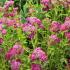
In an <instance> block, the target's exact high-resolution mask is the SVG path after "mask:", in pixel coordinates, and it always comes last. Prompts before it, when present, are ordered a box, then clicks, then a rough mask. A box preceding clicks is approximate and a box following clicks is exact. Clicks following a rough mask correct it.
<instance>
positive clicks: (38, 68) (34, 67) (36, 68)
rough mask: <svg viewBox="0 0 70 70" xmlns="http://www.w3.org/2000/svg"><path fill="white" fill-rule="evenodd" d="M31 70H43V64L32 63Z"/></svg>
mask: <svg viewBox="0 0 70 70" xmlns="http://www.w3.org/2000/svg"><path fill="white" fill-rule="evenodd" d="M31 70H41V66H40V65H39V64H32V65H31Z"/></svg>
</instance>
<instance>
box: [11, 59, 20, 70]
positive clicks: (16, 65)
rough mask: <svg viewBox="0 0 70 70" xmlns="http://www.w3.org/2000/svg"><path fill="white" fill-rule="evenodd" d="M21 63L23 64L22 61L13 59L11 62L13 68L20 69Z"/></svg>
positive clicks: (14, 69) (13, 69) (12, 69)
mask: <svg viewBox="0 0 70 70" xmlns="http://www.w3.org/2000/svg"><path fill="white" fill-rule="evenodd" d="M20 65H21V62H20V61H17V60H12V62H11V70H19V68H20Z"/></svg>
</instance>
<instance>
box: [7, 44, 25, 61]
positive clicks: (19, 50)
mask: <svg viewBox="0 0 70 70" xmlns="http://www.w3.org/2000/svg"><path fill="white" fill-rule="evenodd" d="M23 51H24V50H23V48H22V46H21V45H19V44H15V45H14V46H13V48H11V49H10V50H9V51H8V52H7V53H6V59H8V60H10V59H11V58H12V57H14V56H15V55H18V54H22V53H23Z"/></svg>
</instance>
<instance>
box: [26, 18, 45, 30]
mask: <svg viewBox="0 0 70 70" xmlns="http://www.w3.org/2000/svg"><path fill="white" fill-rule="evenodd" d="M26 20H27V22H28V23H31V24H32V25H34V26H38V28H41V29H44V26H43V24H42V22H41V20H40V19H38V18H36V17H27V18H26Z"/></svg>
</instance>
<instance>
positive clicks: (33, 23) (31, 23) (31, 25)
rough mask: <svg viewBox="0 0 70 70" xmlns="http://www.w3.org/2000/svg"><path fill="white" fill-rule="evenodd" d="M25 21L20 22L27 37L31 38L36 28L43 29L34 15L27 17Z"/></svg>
mask: <svg viewBox="0 0 70 70" xmlns="http://www.w3.org/2000/svg"><path fill="white" fill-rule="evenodd" d="M26 21H27V22H26V23H24V24H22V30H23V31H24V32H26V33H27V34H28V38H30V39H32V38H33V37H34V35H35V33H36V31H37V29H38V28H41V29H44V26H43V24H42V22H41V20H40V19H38V18H36V17H27V18H26Z"/></svg>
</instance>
